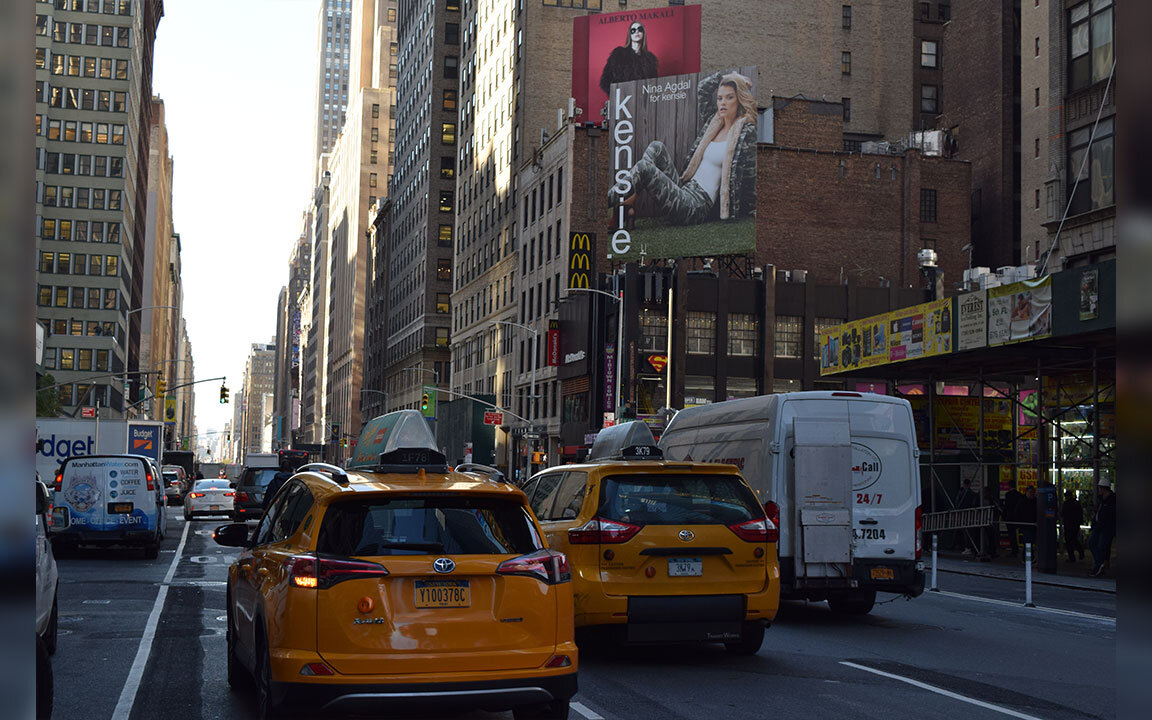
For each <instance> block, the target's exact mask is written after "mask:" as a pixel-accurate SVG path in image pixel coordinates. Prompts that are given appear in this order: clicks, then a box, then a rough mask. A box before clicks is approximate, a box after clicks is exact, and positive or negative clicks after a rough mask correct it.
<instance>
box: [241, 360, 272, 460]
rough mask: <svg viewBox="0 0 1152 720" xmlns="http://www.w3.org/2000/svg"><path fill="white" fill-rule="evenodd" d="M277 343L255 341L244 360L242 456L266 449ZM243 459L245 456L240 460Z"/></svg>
mask: <svg viewBox="0 0 1152 720" xmlns="http://www.w3.org/2000/svg"><path fill="white" fill-rule="evenodd" d="M275 363H276V344H275V343H253V344H252V350H251V352H249V353H248V360H247V362H246V363H245V364H244V382H243V387H242V388H241V390H240V398H239V405H240V413H241V418H240V425H239V427H240V442H239V446H238V450H239V453H238V455H239V457H240V458H243V457H244V456H245V455H247V454H248V453H250V452H266V451H268V450H271V447H270V446H268V447H265V444H264V440H265V426H266V425H268V423H269V421H270V419H271V414H272V404H271V403H272V393H273V387H274V385H275V380H276V373H275ZM241 462H242V460H241Z"/></svg>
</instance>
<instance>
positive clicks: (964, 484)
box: [952, 478, 979, 555]
mask: <svg viewBox="0 0 1152 720" xmlns="http://www.w3.org/2000/svg"><path fill="white" fill-rule="evenodd" d="M978 500H979V497H978V496H977V495H976V493H975V492H973V490H972V479H971V478H964V479H963V480H962V481H961V482H960V490H959V491H958V492H957V493H956V501H955V502H954V503H953V509H954V510H970V509H972V508H974V507H976V505H977V501H978ZM961 519H963V518H961ZM966 536H967V537H969V539H970V538H971V536H970V535H969V534H968V531H967V530H962V531H958V532H954V533H953V534H952V549H953V550H963V551H964V554H965V555H971V554H972V549H971V548H969V547H966V546H965V545H964V538H965V537H966Z"/></svg>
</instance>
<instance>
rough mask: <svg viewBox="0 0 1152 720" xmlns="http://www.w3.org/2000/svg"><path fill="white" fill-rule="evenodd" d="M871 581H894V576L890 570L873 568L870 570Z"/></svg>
mask: <svg viewBox="0 0 1152 720" xmlns="http://www.w3.org/2000/svg"><path fill="white" fill-rule="evenodd" d="M872 579H873V580H895V579H896V574H895V573H894V572H892V568H887V567H874V568H872Z"/></svg>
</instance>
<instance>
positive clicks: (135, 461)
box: [52, 455, 166, 559]
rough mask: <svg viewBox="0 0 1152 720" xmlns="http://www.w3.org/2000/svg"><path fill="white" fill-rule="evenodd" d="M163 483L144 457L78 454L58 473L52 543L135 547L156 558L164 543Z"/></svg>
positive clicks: (64, 546) (60, 546)
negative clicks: (161, 543)
mask: <svg viewBox="0 0 1152 720" xmlns="http://www.w3.org/2000/svg"><path fill="white" fill-rule="evenodd" d="M161 482H162V479H161V477H160V473H159V471H158V470H157V469H156V466H155V465H154V464H153V463H152V461H151V460H150V459H149V458H147V457H145V456H143V455H76V456H72V457H69V458H66V459H65V460H64V462H62V463H61V464H60V468H59V469H58V470H57V471H56V482H55V493H54V495H53V515H52V543H53V545H54V546H55V549H56V551H57V552H59V551H60V550H62V549H70V548H73V547H75V546H77V545H81V544H84V545H105V546H106V545H134V546H138V547H142V548H143V549H144V556H145V557H146V558H149V559H154V558H156V557H157V556H158V555H159V553H160V542H161V541H162V540H163V539H164V522H165V519H166V515H165V513H164V502H163V489H162V487H161Z"/></svg>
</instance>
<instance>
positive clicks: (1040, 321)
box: [988, 275, 1052, 347]
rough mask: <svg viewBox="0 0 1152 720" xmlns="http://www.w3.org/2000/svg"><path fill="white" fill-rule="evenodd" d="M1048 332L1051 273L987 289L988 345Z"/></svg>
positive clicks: (1049, 329)
mask: <svg viewBox="0 0 1152 720" xmlns="http://www.w3.org/2000/svg"><path fill="white" fill-rule="evenodd" d="M1051 334H1052V276H1051V275H1045V276H1044V277H1042V278H1037V279H1035V280H1023V281H1021V282H1016V283H1011V284H1008V285H1002V286H1001V287H997V288H990V289H989V290H988V345H989V346H990V347H996V346H997V345H1006V344H1008V343H1013V342H1021V341H1023V340H1035V339H1037V338H1044V337H1048V336H1050V335H1051Z"/></svg>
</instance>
